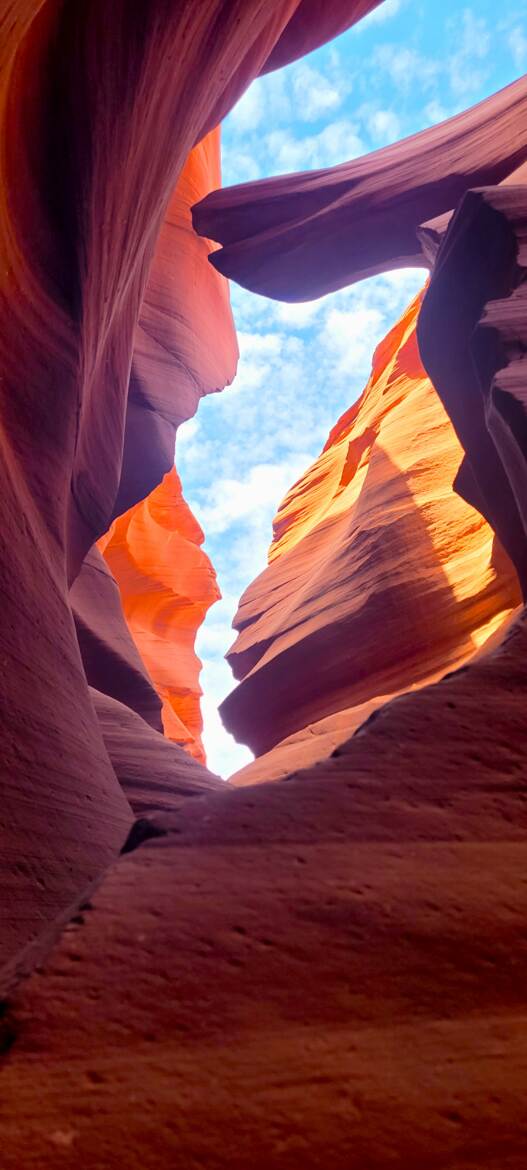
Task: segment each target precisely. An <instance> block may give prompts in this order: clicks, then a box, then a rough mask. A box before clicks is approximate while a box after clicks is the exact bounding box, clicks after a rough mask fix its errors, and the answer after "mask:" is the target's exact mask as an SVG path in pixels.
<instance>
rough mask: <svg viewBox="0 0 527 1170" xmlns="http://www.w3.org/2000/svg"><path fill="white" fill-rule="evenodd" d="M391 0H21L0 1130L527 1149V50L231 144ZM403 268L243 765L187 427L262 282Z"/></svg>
mask: <svg viewBox="0 0 527 1170" xmlns="http://www.w3.org/2000/svg"><path fill="white" fill-rule="evenodd" d="M401 4H404V5H406V8H407V11H408V12H409V13H410V14H411V13H412V11H413V10H414V9H415V12H416V14H417V11H418V9H419V4H418V3H417V0H401ZM398 8H399V4H398V3H397V0H395V3H394V0H326V2H325V3H323V2H322V0H2V4H1V5H0V54H1V65H0V78H1V80H0V102H1V104H0V117H1V123H2V151H1V155H0V170H1V183H0V247H1V251H2V263H1V269H0V271H1V277H0V424H1V426H0V454H1V481H2V525H1V528H0V591H1V603H2V613H1V618H0V659H1V663H2V670H1V683H0V761H1V781H2V800H1V805H0V809H1V813H0V826H1V835H0V843H1V844H0V873H1V876H2V899H1V923H2V929H1V933H0V1168H1V1170H56V1168H60V1167H65V1168H66V1170H70V1168H71V1170H122V1168H130V1170H172V1168H174V1170H179V1168H181V1170H247V1168H248V1167H251V1168H252V1170H491V1167H492V1168H493V1170H525V1167H526V1165H527V1121H526V1118H525V1098H526V1095H527V1003H526V991H525V987H526V977H527V930H526V913H527V865H526V862H527V849H526V846H527V815H526V813H527V718H526V708H527V615H526V611H525V608H524V601H525V593H526V591H527V413H526V411H527V75H523V76H518V77H515V78H514V79H513V80H510V79H509V80H508V83H507V84H505V85H504V86H502V87H501V88H499V87H494V91H493V92H489V93H488V94H487V96H483V97H482V98H481V100H478V101H476V102H475V103H472V102H463V101H462V100H460V103H459V105H460V108H459V109H457V110H456V111H455V112H449V111H448V110H447V111H446V116H445V117H432V116H431V117H430V118H429V123H430V124H429V125H427V126H425V128H422V129H420V130H419V131H418V132H416V133H411V134H409V135H404V134H403V135H400V136H395V137H394V141H392V142H389V143H387V144H383V145H381V146H379V147H378V148H377V149H372V150H364V151H361V150H358V149H357V150H355V151H353V157H352V158H351V160H349V159H348V158H347V156H346V154H343V153H342V152H340V153H339V161H338V162H337V163H335V164H332V165H327V166H326V165H322V166H316V165H312V166H311V167H309V168H308V169H304V170H299V169H298V167H297V168H291V170H290V173H286V171H287V167H283V166H282V167H281V166H280V165H278V166H277V168H276V173H273V174H270V175H269V174H268V175H264V176H256V177H247V178H246V179H245V181H242V182H237V183H234V184H231V183H228V184H225V185H222V176H221V172H222V167H221V135H222V133H223V130H222V124H224V125H225V124H226V122H225V120H226V119H228V117H229V115H230V114H231V112H232V111H234V110H235V109H236V107H237V103H239V102H240V100H242V99H243V96H244V95H245V94H248V93H250V92H251V91H250V89H249V87H250V86H251V84H252V83H255V81H256V79H265V78H267V77H268V76H270V75H273V76H276V77H279V76H280V75H281V74H280V71H281V70H283V69H285V67H287V66H290V65H292V64H293V63H295V62H301V61H302V60H303V59H304V58H307V57H309V55H310V54H313V53H314V52H315V51H316V50H319V49H322V48H323V47H324V46H326V45H328V46H329V45H330V44H332V43H333V42H334V41H335V38H338V37H340V36H341V35H342V34H346V35H347V32H348V30H354V29H358V28H360V27H362V25H363V23H364V26H365V27H367V28H368V29H369V35H370V37H371V38H372V44H373V45H374V46H375V44H376V43H377V41H378V43H379V44H380V43H381V42H380V37H381V29H383V28H385V27H386V24H385V21H386V20H387V19H388V17H387V16H386V15H385V14H386V13H388V12H392V11H393V12H395V11H396V10H397V9H398ZM416 19H417V16H416ZM497 27H498V25H496V28H497ZM518 35H519V34H518ZM525 48H526V49H527V41H526V42H525ZM492 51H493V50H492V48H489V53H492ZM372 52H375V49H373V50H372ZM518 59H519V53H518ZM526 59H527V52H526ZM375 60H377V61H378V62H380V61H381V56H379V55H378V56H377V58H375ZM414 65H415V58H414ZM362 67H363V64H362V63H361V62H360V61H359V62H358V68H359V70H360V69H361V68H362ZM306 68H307V67H306ZM364 68H366V66H365V65H364ZM517 72H520V70H519V69H518V70H517ZM393 76H395V74H393ZM411 84H413V81H412V82H411ZM401 92H404V87H403V88H402V90H401ZM466 92H468V90H467V91H466ZM350 93H351V96H350V98H349V101H350V103H351V108H353V104H354V102H355V100H356V99H355V91H354V90H353V88H351V90H350ZM464 93H465V90H464V89H463V88H462V87H460V88H459V94H461V95H463V94H464ZM458 96H459V95H458ZM325 100H326V104H327V108H328V110H329V111H330V110H331V108H332V103H333V104H335V102H336V99H334V98H333V97H328V98H327V99H325ZM357 101H358V99H357ZM394 102H395V105H396V104H397V97H395V98H394ZM245 110H246V113H245V115H244V116H245V117H247V120H248V123H250V118H251V106H250V105H247V106H246V107H245ZM269 116H270V117H271V116H272V115H271V114H270V115H269ZM254 125H256V123H255V122H254ZM273 143H274V146H273V149H276V150H278V145H277V144H278V143H279V139H278V138H277V137H276V136H275V138H274V139H273ZM350 153H351V152H350ZM314 157H315V156H314ZM315 161H316V160H315ZM407 269H416V270H421V269H422V270H426V272H425V278H424V279H423V283H422V287H421V288H420V289H419V291H418V292H417V293H416V294H415V295H412V296H411V297H410V298H409V303H407V304H406V306H405V307H402V306H401V304H398V305H397V307H396V311H393V312H392V313H391V316H390V315H389V314H388V317H387V320H388V322H389V327H388V328H387V329H386V328H385V329H384V330H380V331H379V334H378V337H377V344H376V345H375V346H374V347H373V353H372V354H370V355H369V358H368V369H369V373H368V376H367V377H365V378H364V383H363V386H362V390H361V393H360V394H359V395H357V394H354V393H353V394H352V393H351V392H349V393H348V396H347V398H346V399H344V398H342V401H341V400H339V406H342V402H344V401H345V408H344V410H340V409H336V410H335V411H334V412H333V413H331V410H332V406H331V401H330V402H329V406H328V405H327V404H326V406H327V409H328V410H329V411H330V415H331V420H332V421H331V429H330V430H329V434H328V436H327V439H326V441H325V443H324V444H320V446H321V447H322V449H321V450H320V451H319V453H318V454H315V457H314V458H313V457H312V455H313V451H316V450H317V449H318V448H317V445H316V442H315V441H314V443H313V451H311V453H310V459H309V460H308V459H306V460H305V463H304V465H303V468H302V470H301V471H298V468H297V469H296V471H295V476H296V478H295V482H293V483H291V484H290V485H289V487H288V490H287V491H286V493H285V495H284V496H283V499H282V500H281V501H280V490H279V489H278V490H277V493H276V509H275V511H276V515H275V519H274V522H273V529H272V536H270V540H269V542H268V543H269V545H270V547H269V551H268V558H267V564H266V566H265V567H264V568H263V570H262V571H261V572H259V573H257V572H256V569H257V568H258V566H256V569H255V573H253V574H252V577H253V579H252V580H251V581H250V582H249V583H248V584H246V588H245V589H244V591H243V593H242V595H241V597H240V598H239V600H238V607H237V612H236V614H235V617H234V637H233V641H232V645H231V646H230V648H229V647H228V646H227V645H226V646H225V647H224V650H225V651H226V656H227V661H228V664H229V666H230V669H231V671H232V676H233V677H232V682H231V688H230V691H229V693H228V694H227V695H226V697H224V698H223V700H222V702H221V705H220V715H221V719H222V722H223V726H224V728H225V729H226V732H228V733H230V734H231V735H232V736H233V737H234V739H235V740H236V742H237V743H238V744H242V745H246V747H247V748H248V749H249V752H250V753H251V756H252V758H251V759H249V760H246V761H245V762H243V763H242V764H241V765H239V766H236V767H235V770H233V771H232V774H231V775H219V774H218V770H217V767H216V765H215V761H214V759H213V758H212V756H210V754H209V755H208V754H207V751H206V746H207V741H206V736H204V734H203V714H202V688H201V683H200V667H201V664H200V659H199V656H198V653H197V651H196V637H197V636H198V632H199V631H200V628H201V627H202V625H203V623H204V621H205V620H206V615H207V613H208V612H209V611H213V607H214V605H215V604H216V602H218V599H219V597H220V589H221V588H222V581H221V576H220V575H218V576H217V574H216V571H215V566H214V564H213V563H212V559H211V556H210V549H209V545H208V534H207V525H206V520H204V521H203V524H202V523H201V518H200V516H199V514H198V512H197V510H196V509H194V508H193V507H192V499H191V498H190V496H189V497H188V498H187V492H186V482H185V475H184V473H183V471H182V466H183V464H184V462H185V460H184V457H183V451H184V450H186V449H187V447H188V446H189V445H190V444H192V443H194V455H193V457H194V458H195V459H196V460H197V464H198V465H200V459H201V460H202V462H203V464H205V463H207V462H208V456H207V453H206V449H205V447H204V448H203V452H202V453H201V452H200V440H199V437H195V438H194V439H193V438H192V436H190V437H189V438H188V439H186V440H185V447H183V441H182V436H183V435H184V434H185V431H184V429H183V430H182V431H180V434H179V437H178V438H176V435H177V432H178V429H179V428H184V427H185V425H186V424H188V423H189V420H192V419H194V418H195V416H196V414H197V412H198V414H197V417H198V419H200V418H204V417H205V410H206V409H207V407H208V406H209V402H208V401H207V402H205V401H203V400H204V399H206V398H207V396H212V395H215V396H216V399H217V401H220V398H221V401H222V402H223V400H224V396H225V397H227V396H228V395H229V393H232V394H233V402H235V401H236V399H235V397H234V395H235V393H236V391H235V390H234V389H233V391H229V387H230V386H231V383H233V382H234V380H235V378H236V375H237V368H238V359H239V351H238V339H237V331H236V327H235V319H234V317H233V312H232V308H231V289H234V287H235V286H236V287H237V288H239V289H241V290H246V294H247V296H254V297H257V298H259V299H258V303H259V304H260V303H262V304H265V305H267V304H280V305H283V306H288V307H289V306H293V305H295V306H296V305H301V304H302V305H303V304H309V303H311V302H314V301H317V302H318V300H319V299H320V298H324V297H328V296H332V295H333V294H338V293H340V291H341V290H348V289H350V288H351V287H352V286H356V287H361V282H366V281H368V280H370V278H374V277H383V275H384V274H386V273H392V272H399V270H401V271H403V272H404V271H405V270H407ZM231 282H232V283H231ZM394 287H395V286H394ZM401 287H403V286H401ZM415 287H417V285H416V286H415ZM350 315H352V310H350V311H349V313H348V316H350ZM383 332H384V335H383V336H382V333H383ZM348 348H349V349H350V354H349V355H348V356H349V358H350V360H351V362H352V363H353V361H354V355H353V342H352V341H351V340H350V341H349V346H348ZM249 349H250V343H249ZM357 360H358V359H357ZM346 368H347V367H346ZM309 373H310V377H311V378H312V381H313V384H314V385H315V389H316V384H317V376H318V375H317V369H316V368H312V369H310V371H309ZM321 380H322V375H320V377H319V382H320V381H321ZM260 392H261V393H262V394H264V393H265V395H266V396H268V397H269V398H270V399H271V398H272V395H273V384H272V378H269V379H268V384H267V385H266V386H265V389H264V388H263V387H261V388H260V389H259V390H258V391H257V393H260ZM317 392H318V391H317ZM299 393H301V390H300V391H299ZM323 393H324V387H323V386H321V387H320V396H321V397H322V396H323ZM343 393H344V391H343ZM326 397H327V395H326ZM200 404H201V405H200ZM211 425H212V424H211ZM290 426H291V429H292V430H294V428H295V418H294V417H291V420H290ZM256 439H257V436H256V435H253V436H250V437H249V441H254V442H255V443H256ZM180 440H181V441H182V446H181V452H182V455H181V459H180V456H179V451H180V447H179V445H178V444H179V442H180ZM299 449H300V448H299ZM174 452H175V456H174ZM224 457H225V459H226V460H227V461H228V460H229V459H231V460H232V465H233V466H234V465H235V462H236V459H237V454H236V449H235V445H234V443H233V448H232V451H230V450H229V449H228V447H227V449H226V451H225V452H224ZM174 459H175V462H174ZM310 460H311V461H310ZM295 467H296V464H295ZM216 474H217V469H216V468H215V466H214V463H213V462H212V465H211V466H209V467H208V468H207V475H208V479H207V484H209V485H210V488H208V490H209V491H210V493H211V495H214V492H215V475H216ZM293 478H294V477H293ZM227 552H228V550H227ZM524 865H525V866H526V869H525V870H524Z"/></svg>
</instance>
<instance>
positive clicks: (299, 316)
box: [177, 0, 527, 776]
mask: <svg viewBox="0 0 527 1170" xmlns="http://www.w3.org/2000/svg"><path fill="white" fill-rule="evenodd" d="M526 67H527V17H526V15H525V10H524V4H523V2H522V0H501V3H500V6H499V12H498V14H496V5H495V0H478V4H477V5H474V6H470V5H468V6H465V5H462V4H459V2H457V0H443V3H442V4H441V5H438V4H437V3H436V0H422V3H417V4H416V3H415V0H411V2H410V0H386V3H385V4H383V5H382V6H381V7H380V8H379V9H376V10H374V11H373V12H372V13H371V14H370V16H369V17H367V18H366V19H365V20H364V21H362V22H361V24H359V25H357V26H356V27H355V28H353V29H351V30H349V31H348V32H347V33H344V34H343V35H342V36H341V37H339V38H338V39H337V40H335V41H333V42H332V43H331V44H330V45H326V46H324V47H323V48H321V49H318V50H317V51H316V52H314V53H312V54H310V56H309V57H306V58H304V59H303V60H301V61H299V62H295V63H294V64H292V65H289V66H287V67H286V68H285V69H282V70H280V71H279V72H278V73H274V74H269V75H267V76H265V77H263V78H260V79H258V80H257V81H255V82H254V83H253V85H252V86H251V87H250V89H249V90H248V91H247V93H246V94H245V95H244V97H243V98H242V99H241V101H240V102H239V103H238V105H237V106H236V108H235V109H234V110H233V111H232V113H231V114H230V115H229V117H228V118H227V120H226V122H225V123H224V127H223V181H224V183H225V184H226V185H231V184H235V183H240V182H245V181H247V180H249V179H257V178H263V177H264V176H266V175H273V174H283V173H286V172H288V171H295V170H296V171H299V170H310V169H312V168H318V167H325V166H333V165H335V164H337V163H340V162H344V161H345V160H347V159H350V158H353V157H356V156H358V155H361V154H364V153H367V152H369V151H371V150H375V149H378V148H379V147H382V146H386V145H388V144H389V143H390V142H393V141H395V140H397V139H399V138H402V137H406V136H407V135H408V134H412V133H415V132H416V131H418V130H422V129H424V128H426V127H427V126H430V125H433V124H434V123H436V122H439V121H442V120H443V119H445V118H448V117H450V116H451V115H453V114H455V113H458V112H459V111H460V110H461V109H464V108H466V107H467V106H469V105H472V104H474V103H475V102H477V101H480V100H481V99H483V98H484V97H487V96H488V95H489V94H491V93H493V92H494V91H495V90H498V89H500V88H501V87H502V86H504V85H507V84H508V83H509V82H511V81H513V80H514V79H515V78H516V77H518V76H520V75H521V74H522V73H523V72H524V71H525V68H526ZM424 276H425V274H424V272H423V271H420V270H402V271H399V272H393V273H387V274H385V275H383V276H378V277H374V278H373V279H371V280H367V281H363V282H362V283H360V284H358V285H353V286H352V287H350V288H347V289H343V290H342V291H341V292H337V293H333V294H331V295H330V296H327V297H323V298H321V299H320V300H318V301H312V302H309V303H307V304H301V305H285V304H280V303H278V302H274V301H269V300H267V299H266V298H264V297H259V296H255V295H254V294H252V293H248V292H245V291H244V290H242V289H240V288H238V287H237V286H235V285H233V286H231V296H232V304H233V311H234V317H235V322H236V328H237V331H238V337H239V344H240V354H241V358H240V365H239V370H238V374H237V377H236V379H235V381H234V383H233V385H232V387H230V388H228V389H227V390H225V391H224V392H223V393H222V394H216V395H210V396H209V397H208V398H205V399H204V400H203V401H202V402H201V405H200V408H199V413H198V415H197V417H196V418H195V419H191V420H190V422H188V423H187V424H185V426H184V427H182V428H181V429H180V431H179V433H178V438H177V466H178V471H179V473H180V475H181V478H182V482H183V487H184V491H185V495H186V498H187V500H188V502H189V504H190V506H191V507H192V509H193V511H194V513H195V515H196V516H197V518H198V520H199V522H200V524H201V525H202V527H203V529H204V532H205V536H206V543H205V548H206V550H207V552H208V554H209V556H210V557H211V560H212V562H213V564H214V566H215V569H216V572H217V574H218V580H219V585H220V589H221V591H222V595H223V597H222V601H221V602H219V603H218V604H217V605H215V606H214V607H213V608H212V610H211V611H210V612H209V615H208V617H207V619H206V621H205V623H204V625H203V627H202V629H201V631H200V633H199V635H198V640H197V651H198V654H199V655H200V657H201V659H202V661H203V671H202V675H201V685H202V687H203V691H204V698H203V715H204V723H205V730H204V743H205V748H206V751H207V756H208V763H209V766H210V767H211V768H212V769H213V770H215V771H218V772H220V773H221V774H222V775H224V776H228V775H230V774H231V773H232V772H233V771H235V770H236V769H237V768H240V767H242V766H243V764H245V763H247V762H248V760H250V759H251V753H250V752H249V750H248V749H247V748H245V747H244V746H242V745H239V744H236V743H235V742H234V740H233V739H232V737H231V736H230V735H228V733H227V732H226V731H225V730H224V728H223V726H222V724H221V720H220V718H219V715H218V712H217V706H218V703H219V702H221V700H222V699H223V698H224V697H225V695H226V694H227V693H228V692H229V691H230V690H232V688H233V685H234V680H233V678H232V675H231V671H230V668H229V666H228V664H227V663H226V661H225V659H224V655H225V652H226V650H227V649H228V647H229V646H230V644H231V643H232V641H233V637H234V635H233V633H232V631H231V628H230V627H231V623H232V619H233V616H234V614H235V612H236V609H237V605H238V601H239V598H240V596H241V594H242V593H243V591H244V589H245V588H246V587H247V585H248V584H249V583H250V581H252V580H253V579H254V577H255V576H257V574H258V573H259V572H261V570H262V569H263V568H264V567H265V564H266V558H267V549H268V546H269V544H270V541H271V536H272V519H273V516H274V514H275V512H276V510H277V506H278V504H279V502H280V500H281V498H282V496H283V495H284V494H285V492H286V490H287V489H288V488H289V487H290V486H291V485H292V484H293V483H294V481H295V479H296V478H297V477H298V475H299V474H300V473H301V472H302V471H303V470H304V469H305V468H306V467H307V466H308V465H309V463H311V461H312V460H313V459H314V458H316V456H317V455H318V453H319V451H320V450H321V448H322V446H323V444H324V442H325V440H326V438H327V435H328V432H329V431H330V429H331V427H332V426H333V425H334V423H335V422H336V420H337V419H338V418H339V416H340V414H342V412H343V411H344V410H346V409H347V408H348V407H349V406H350V405H351V404H352V403H353V402H354V401H355V399H356V398H357V397H358V395H359V394H360V392H361V391H362V389H363V387H364V384H365V382H366V381H367V378H368V375H369V370H370V364H371V358H372V354H373V350H374V348H375V346H376V344H377V342H378V341H379V340H380V339H381V338H382V337H383V335H384V333H385V332H387V330H388V329H389V328H390V326H391V325H392V324H393V322H394V321H395V320H396V319H397V317H398V315H399V314H400V313H401V312H402V310H403V309H404V307H405V305H406V304H407V303H408V301H409V300H410V299H411V297H412V296H413V295H414V294H415V292H416V291H417V290H418V288H419V287H420V286H421V284H422V283H423V280H424Z"/></svg>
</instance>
